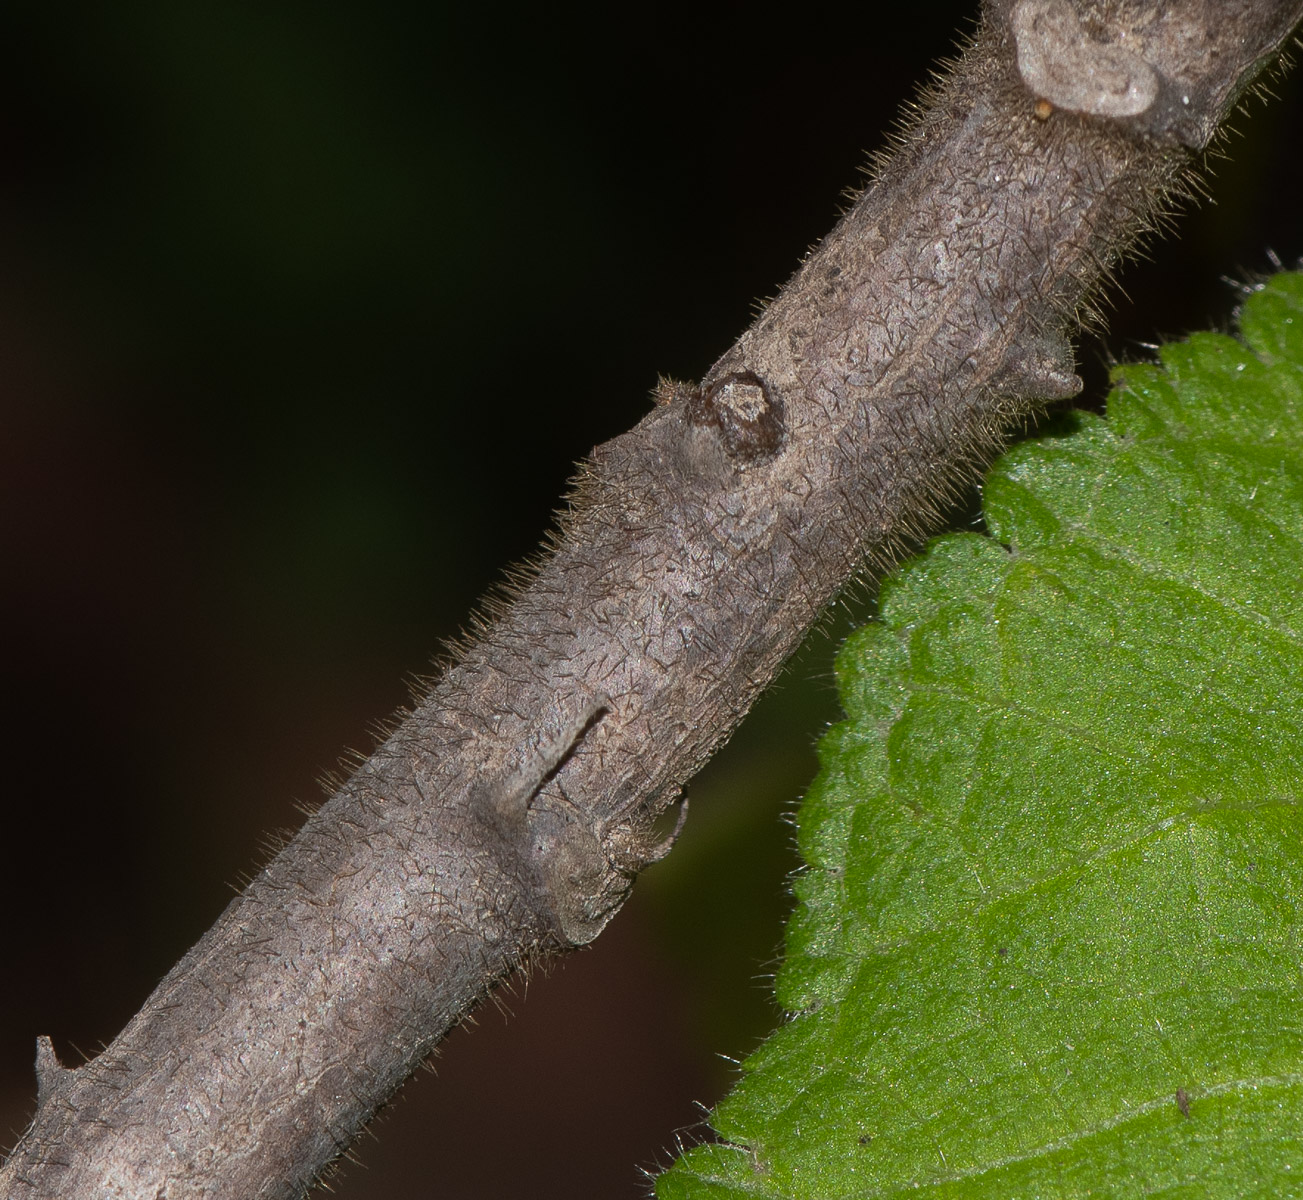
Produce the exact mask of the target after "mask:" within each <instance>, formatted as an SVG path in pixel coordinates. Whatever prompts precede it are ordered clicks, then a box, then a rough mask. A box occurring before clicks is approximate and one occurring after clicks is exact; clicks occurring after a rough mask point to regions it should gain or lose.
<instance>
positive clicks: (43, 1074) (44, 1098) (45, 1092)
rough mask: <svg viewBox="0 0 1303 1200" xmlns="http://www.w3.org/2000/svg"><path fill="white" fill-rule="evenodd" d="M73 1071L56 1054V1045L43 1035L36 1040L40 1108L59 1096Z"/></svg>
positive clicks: (37, 1099)
mask: <svg viewBox="0 0 1303 1200" xmlns="http://www.w3.org/2000/svg"><path fill="white" fill-rule="evenodd" d="M72 1074H73V1070H72V1068H70V1067H65V1066H64V1065H63V1063H61V1062H60V1061H59V1056H58V1054H56V1053H55V1050H54V1043H53V1042H52V1041H51V1040H50V1039H49V1038H48V1037H47V1036H46V1035H45V1034H41V1035H40V1037H38V1038H37V1039H36V1106H37V1108H40V1107H41V1106H42V1105H44V1104H46V1103H47V1102H48V1101H49V1100H50V1099H51V1098H52V1097H54V1096H55V1095H57V1094H58V1093H59V1092H60V1091H61V1090H62V1088H63V1085H64V1084H65V1083H66V1082H67V1080H68V1079H69V1078H70V1077H71V1076H72Z"/></svg>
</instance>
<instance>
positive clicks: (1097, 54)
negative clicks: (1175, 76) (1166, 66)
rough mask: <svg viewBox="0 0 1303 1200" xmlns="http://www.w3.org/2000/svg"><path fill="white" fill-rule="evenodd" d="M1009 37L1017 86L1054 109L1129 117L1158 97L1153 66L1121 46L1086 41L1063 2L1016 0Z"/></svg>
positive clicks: (1072, 12)
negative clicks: (1020, 81)
mask: <svg viewBox="0 0 1303 1200" xmlns="http://www.w3.org/2000/svg"><path fill="white" fill-rule="evenodd" d="M1013 33H1014V39H1015V40H1016V42H1017V44H1018V71H1019V73H1020V74H1021V75H1022V78H1023V82H1024V83H1025V84H1026V85H1027V88H1028V90H1029V91H1030V92H1031V93H1032V95H1034V96H1036V97H1038V98H1040V99H1043V100H1048V101H1049V102H1050V103H1051V104H1053V105H1054V107H1055V108H1062V109H1066V110H1067V111H1068V112H1078V113H1087V114H1089V115H1090V116H1093V117H1134V116H1137V115H1138V114H1140V113H1142V112H1144V111H1145V110H1146V109H1147V108H1149V106H1150V105H1151V104H1153V102H1154V101H1155V100H1156V99H1157V98H1158V88H1159V81H1158V75H1157V73H1156V72H1155V71H1154V70H1153V68H1152V67H1150V66H1149V64H1148V63H1146V62H1145V60H1144V59H1143V58H1141V57H1139V56H1138V55H1136V54H1134V53H1132V52H1131V51H1130V50H1128V49H1126V48H1125V47H1124V46H1121V45H1113V46H1110V45H1107V44H1105V43H1103V42H1100V41H1098V40H1097V39H1095V38H1093V37H1091V36H1090V35H1089V34H1088V33H1087V32H1086V30H1085V29H1084V28H1083V26H1082V23H1081V20H1080V18H1079V17H1078V16H1077V12H1076V9H1075V8H1074V7H1073V6H1072V4H1070V3H1069V2H1068V0H1022V2H1021V3H1020V4H1019V5H1018V6H1017V7H1016V8H1015V9H1014V11H1013Z"/></svg>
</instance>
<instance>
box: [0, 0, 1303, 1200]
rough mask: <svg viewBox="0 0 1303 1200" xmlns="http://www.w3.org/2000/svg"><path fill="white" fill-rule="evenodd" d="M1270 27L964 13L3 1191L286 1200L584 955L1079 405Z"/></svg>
mask: <svg viewBox="0 0 1303 1200" xmlns="http://www.w3.org/2000/svg"><path fill="white" fill-rule="evenodd" d="M1300 16H1303V2H1301V0H1183V2H1182V3H1179V4H1168V5H1153V4H1150V3H1143V2H1141V0H1074V2H1072V3H1069V0H1018V2H1016V3H1015V2H1013V0H990V2H989V3H988V4H987V6H986V9H985V12H984V22H983V26H982V29H981V31H980V32H979V34H978V35H977V38H976V39H975V42H974V44H973V45H972V47H970V49H969V50H968V51H967V52H966V53H965V55H964V56H963V58H962V59H961V60H960V61H959V62H958V63H957V64H956V65H955V67H954V69H953V71H952V73H951V74H950V75H949V77H948V78H946V79H944V80H943V81H941V82H940V83H938V84H937V85H935V87H934V88H933V89H932V92H931V94H930V96H929V97H928V99H927V102H926V105H925V107H924V110H923V111H922V113H921V115H920V116H919V118H918V120H917V121H916V123H915V124H914V126H913V127H912V128H911V129H909V130H908V131H907V132H906V133H905V134H903V135H902V136H901V137H900V138H899V139H898V144H897V146H896V148H895V149H894V151H893V152H892V153H891V154H890V155H888V156H884V157H883V158H881V159H880V160H879V162H878V163H877V168H876V179H875V181H874V183H873V184H872V185H871V186H870V187H869V188H868V189H867V190H866V191H865V192H864V194H863V195H862V196H861V197H860V198H859V200H858V201H857V202H856V203H855V205H854V207H853V208H852V209H851V210H850V211H849V212H848V213H847V214H846V216H845V217H844V218H843V219H842V221H841V222H840V223H839V224H838V225H837V227H836V228H834V230H833V231H832V232H831V233H830V234H829V235H828V237H827V238H826V239H825V241H824V242H823V244H822V245H821V246H820V247H819V248H818V249H817V250H816V251H815V252H814V253H813V254H811V255H810V257H809V258H808V259H807V260H806V261H805V262H804V264H803V265H802V266H801V268H800V269H799V270H798V272H797V273H796V275H795V277H794V278H793V279H792V280H791V282H790V283H789V284H788V285H787V287H786V288H784V290H783V291H782V293H781V294H780V295H779V296H778V298H777V299H776V300H775V301H774V302H773V303H772V304H771V305H770V306H769V307H768V308H767V309H766V310H765V312H764V313H762V314H761V315H760V317H759V318H758V319H757V320H756V322H755V323H754V324H753V325H752V327H751V328H750V329H749V330H747V332H746V333H744V334H743V335H742V337H741V338H740V339H739V340H738V342H737V343H736V344H735V345H734V346H733V347H732V348H731V349H730V350H729V351H728V352H727V353H726V354H725V355H724V356H723V357H722V358H721V359H720V360H719V362H717V363H716V365H715V366H714V367H713V368H712V370H711V371H710V372H709V373H708V375H707V376H706V378H705V380H704V381H703V382H702V384H701V385H700V386H694V385H676V384H670V383H668V382H666V383H665V384H663V385H662V387H661V388H660V389H659V392H658V400H659V404H658V406H657V407H656V409H655V410H654V411H653V412H652V413H651V414H650V415H648V416H647V417H646V418H645V419H644V420H643V421H642V422H641V423H640V424H639V425H638V426H637V427H636V428H634V429H633V430H631V431H630V432H629V433H626V434H624V435H622V436H620V437H617V438H615V439H614V440H612V441H610V442H607V443H606V444H604V445H602V446H599V447H597V449H596V450H594V452H593V454H592V456H591V459H590V461H589V462H588V463H587V464H586V465H585V466H584V468H583V471H582V474H581V477H580V480H579V483H578V485H577V489H576V492H575V495H574V497H573V498H572V511H571V515H570V516H569V517H568V519H567V520H566V521H565V523H564V529H563V531H562V534H561V536H560V537H559V539H558V541H557V544H556V545H555V547H554V549H553V550H552V552H551V553H550V555H549V556H548V557H547V559H546V560H545V561H544V562H543V563H542V564H541V565H540V566H539V567H538V568H537V573H536V575H535V576H534V578H533V579H532V581H531V582H529V583H528V584H527V585H526V586H524V587H523V588H522V589H521V590H520V591H519V593H518V594H517V595H516V596H515V597H514V599H513V600H512V601H511V603H510V604H509V606H506V607H505V608H504V610H503V611H501V612H500V613H499V614H498V615H497V616H496V618H495V619H494V620H493V621H492V623H491V624H490V625H489V626H488V628H487V629H486V630H485V631H484V633H483V636H482V637H481V638H480V640H479V641H477V642H476V643H475V644H473V645H471V646H470V647H468V648H467V650H466V651H465V653H464V655H463V657H462V658H461V659H460V661H458V662H457V663H456V664H455V665H454V666H453V667H451V668H450V669H449V670H448V671H447V672H446V673H445V674H444V676H443V677H442V678H441V679H440V680H438V681H437V682H436V683H435V684H434V685H433V687H432V688H431V689H430V691H429V693H428V694H427V695H426V696H425V698H424V699H423V700H422V701H421V702H420V703H419V704H418V705H417V706H416V707H415V708H414V710H413V711H411V712H410V713H407V714H404V715H403V718H402V720H401V722H400V723H399V724H397V725H396V726H395V727H394V729H393V731H392V733H391V734H390V736H389V737H388V738H387V739H386V740H385V741H384V743H383V744H382V745H381V746H379V747H378V748H377V749H376V751H375V752H374V754H373V755H372V756H371V757H370V758H369V759H368V760H367V761H366V762H365V763H363V764H362V765H361V766H360V767H359V768H358V770H357V771H356V772H355V773H354V774H353V776H352V777H351V778H349V779H348V780H347V781H345V782H344V783H343V784H342V785H341V786H340V788H339V789H338V791H337V793H336V794H335V795H334V796H333V797H332V798H331V799H330V800H329V801H328V802H327V803H326V804H325V805H323V807H322V808H321V809H320V810H319V811H318V812H317V813H316V814H314V815H313V816H312V817H311V818H310V819H309V820H308V821H307V823H306V824H305V825H304V827H303V829H302V830H301V831H300V832H299V834H298V835H297V836H296V837H295V838H294V840H293V841H292V842H291V843H290V844H289V845H287V846H286V847H285V848H284V850H283V851H282V852H281V853H280V855H278V857H277V858H276V859H275V860H274V861H273V862H271V863H270V864H269V865H268V866H267V867H266V868H265V869H264V870H263V871H262V872H261V873H260V874H259V876H258V877H257V878H256V879H255V880H254V881H253V882H252V883H251V884H250V885H249V887H248V888H247V889H246V890H245V891H244V893H243V894H242V895H241V896H239V897H238V898H237V899H236V900H234V901H233V902H232V903H231V904H230V906H229V907H228V908H227V909H226V911H225V912H224V913H223V914H222V916H221V917H220V918H219V919H218V921H217V923H216V924H215V925H214V926H213V928H212V929H211V930H210V931H209V932H208V933H207V934H206V935H205V936H204V938H203V939H202V940H201V941H200V942H199V943H198V944H197V945H196V946H195V947H194V948H193V949H192V950H191V951H190V952H189V953H188V954H187V955H186V956H185V957H184V958H183V959H182V961H181V962H180V963H179V964H178V965H177V966H176V967H175V968H174V969H173V971H172V972H171V973H170V974H169V975H168V976H167V978H166V979H164V980H163V982H162V983H161V984H160V985H159V987H158V989H157V990H156V991H155V993H154V994H153V995H152V996H151V997H150V998H149V1000H148V1001H147V1002H146V1004H145V1006H144V1008H143V1009H142V1010H141V1011H140V1013H139V1014H137V1016H136V1017H135V1018H133V1020H132V1021H131V1022H130V1024H128V1026H127V1027H126V1029H124V1030H123V1032H122V1033H121V1034H120V1035H119V1036H118V1038H117V1039H116V1040H115V1041H114V1042H113V1043H112V1044H111V1045H110V1046H109V1047H108V1048H107V1049H106V1050H105V1051H104V1052H103V1053H102V1054H100V1055H99V1056H98V1057H97V1058H95V1059H93V1060H92V1061H90V1062H88V1063H86V1064H85V1065H84V1066H81V1067H78V1068H76V1069H75V1070H70V1069H68V1068H65V1067H62V1066H61V1065H60V1064H59V1063H58V1061H57V1059H56V1057H55V1055H54V1052H53V1048H52V1047H51V1045H50V1043H49V1040H48V1039H41V1041H40V1042H39V1043H38V1051H37V1070H38V1079H39V1085H40V1094H39V1102H38V1107H37V1113H36V1117H35V1120H34V1122H33V1125H32V1127H31V1128H30V1129H29V1130H28V1132H27V1133H26V1134H25V1136H24V1138H23V1139H22V1141H21V1142H20V1143H19V1145H18V1146H17V1147H16V1148H15V1150H14V1152H13V1154H12V1155H11V1156H10V1158H9V1160H8V1162H7V1163H6V1164H5V1166H4V1167H3V1168H2V1169H0V1194H3V1195H4V1196H5V1197H12V1198H14V1200H19V1198H26V1197H38V1196H39V1197H68V1198H73V1197H86V1196H95V1197H103V1198H109V1197H114V1198H126V1197H140V1198H144V1197H151V1198H157V1197H163V1196H166V1197H169V1198H170V1200H180V1198H183V1197H185V1198H190V1197H214V1198H216V1197H223V1198H226V1197H233V1196H247V1197H287V1196H294V1195H298V1194H301V1193H302V1191H303V1190H304V1188H306V1187H307V1186H309V1185H310V1184H311V1183H312V1181H313V1180H314V1179H316V1178H317V1177H318V1176H319V1174H320V1172H321V1171H322V1170H323V1168H324V1167H325V1166H326V1165H327V1164H328V1163H329V1162H330V1161H331V1160H332V1159H333V1158H334V1157H335V1156H336V1155H337V1154H338V1153H339V1152H340V1151H341V1150H342V1149H343V1148H345V1147H346V1146H347V1145H348V1144H349V1143H350V1142H351V1140H352V1139H353V1137H354V1136H355V1135H356V1134H357V1132H358V1131H359V1130H360V1129H361V1127H362V1126H363V1124H364V1123H365V1122H366V1121H367V1119H368V1118H369V1117H370V1116H371V1115H372V1113H374V1111H375V1110H376V1108H377V1107H379V1106H380V1105H381V1104H382V1103H384V1101H385V1100H386V1099H387V1098H388V1097H389V1096H390V1095H391V1094H392V1092H393V1091H394V1090H395V1089H396V1088H397V1087H398V1086H399V1085H400V1084H401V1083H402V1081H403V1080H404V1079H405V1078H406V1076H407V1075H408V1074H409V1073H410V1072H411V1070H412V1069H413V1068H414V1067H415V1066H416V1065H417V1064H418V1063H419V1062H420V1061H421V1060H422V1059H423V1058H424V1057H425V1056H426V1055H427V1054H428V1053H429V1052H430V1050H431V1049H432V1048H433V1046H434V1045H435V1044H436V1042H437V1041H438V1040H439V1039H440V1038H441V1037H442V1036H443V1034H444V1033H445V1032H446V1031H447V1030H448V1029H449V1028H450V1027H451V1026H452V1025H454V1024H456V1022H458V1021H459V1020H461V1019H462V1018H463V1017H464V1016H465V1015H466V1013H467V1012H468V1011H469V1010H470V1009H471V1008H472V1007H473V1006H474V1005H475V1003H477V1002H478V1000H479V999H480V998H482V997H483V996H484V994H485V993H486V991H487V990H488V989H489V988H491V987H492V986H493V985H494V983H496V982H497V981H498V980H500V979H502V978H503V977H505V976H506V975H508V974H510V973H511V972H512V971H513V970H515V969H518V968H519V967H520V966H521V965H522V964H524V963H527V962H528V961H530V960H531V959H532V958H534V957H536V956H538V955H541V954H546V953H552V952H557V951H562V950H565V949H567V948H570V947H573V946H578V945H582V944H584V943H586V942H588V941H590V940H592V938H594V937H596V936H597V934H598V933H599V932H600V931H601V929H602V928H603V926H604V925H605V924H606V922H607V921H608V920H609V919H610V917H611V916H612V914H613V913H614V912H615V910H616V909H617V908H618V907H619V905H620V903H621V902H622V900H623V899H624V897H625V895H626V894H627V892H628V889H629V887H630V885H631V883H632V880H633V877H634V875H635V874H636V873H637V871H638V870H640V869H641V868H642V866H644V865H645V864H646V863H647V862H649V861H652V860H653V859H655V858H656V857H658V856H659V855H661V854H662V853H664V852H665V850H666V849H668V843H669V842H672V840H673V835H671V836H670V838H669V839H668V842H667V840H666V839H664V838H659V837H658V836H657V834H656V832H655V829H656V825H657V819H658V818H659V817H660V816H661V815H662V814H663V813H665V812H666V811H667V810H668V809H670V808H671V807H672V806H673V805H674V804H676V803H677V802H678V800H679V798H680V796H681V790H682V786H683V783H684V781H685V780H686V779H688V778H689V777H690V776H691V775H692V774H693V773H694V772H695V771H696V770H697V769H698V768H699V767H700V766H701V765H702V763H703V762H704V761H705V759H706V758H707V757H708V756H709V754H710V753H711V751H712V749H713V748H714V747H715V746H717V745H718V744H719V742H720V741H721V740H722V739H723V738H725V737H726V736H727V735H728V734H729V733H730V732H731V730H732V729H733V728H734V727H735V726H736V724H737V723H738V721H739V720H740V719H741V717H742V715H743V714H744V713H745V712H746V710H747V708H748V707H749V706H750V704H751V702H752V700H753V699H754V698H755V697H756V695H757V694H758V693H759V692H760V691H761V690H762V689H763V688H764V687H765V686H766V685H767V684H768V683H769V682H770V680H772V678H773V677H774V675H775V674H776V673H777V671H778V669H779V667H780V666H781V664H782V662H783V661H784V660H785V659H786V657H787V656H788V654H790V653H791V651H792V650H794V649H795V648H796V646H797V645H798V644H799V642H800V640H801V638H802V637H803V635H804V634H805V632H806V631H807V630H808V628H809V627H810V625H811V624H812V623H813V622H814V621H815V619H816V618H817V617H818V615H819V613H820V612H821V611H822V610H823V609H824V607H825V606H826V605H827V603H828V602H829V600H830V599H831V598H832V597H833V596H834V595H835V594H836V592H837V591H838V589H840V588H841V587H843V586H844V585H845V584H846V582H847V581H848V579H849V578H850V577H851V576H852V574H853V573H854V572H855V571H857V570H862V569H865V565H866V564H868V567H869V569H874V570H877V569H881V568H882V567H884V566H885V565H886V564H888V563H889V562H890V561H891V560H892V558H893V556H894V555H895V554H896V553H897V552H898V551H899V549H900V548H901V547H902V546H903V545H905V544H907V543H908V542H909V541H910V540H911V539H913V538H915V537H917V536H918V535H920V534H921V533H923V532H925V531H926V530H927V529H928V528H929V525H930V523H931V522H932V520H933V518H934V516H935V514H936V512H937V511H938V508H939V507H940V506H941V505H942V504H943V503H944V500H945V498H946V496H947V495H948V494H950V493H951V492H953V490H954V489H955V488H956V487H957V486H958V485H959V484H960V483H961V482H962V481H963V480H965V479H967V478H971V476H972V475H973V473H974V472H975V471H976V470H977V469H978V468H979V467H980V466H981V465H982V464H983V463H984V462H985V461H986V460H987V458H988V457H989V456H990V454H991V453H992V452H993V451H994V450H995V449H996V448H998V446H999V445H1000V444H1001V443H1002V441H1003V439H1004V437H1005V435H1006V430H1007V429H1008V428H1009V427H1010V425H1011V423H1014V422H1019V421H1023V420H1025V419H1026V417H1027V416H1028V415H1029V414H1030V413H1032V412H1034V411H1035V410H1036V409H1037V408H1038V407H1039V406H1041V405H1042V404H1043V403H1044V402H1045V401H1046V400H1049V399H1059V398H1064V397H1068V396H1071V395H1073V394H1075V393H1076V391H1077V390H1079V388H1080V381H1079V380H1078V379H1077V377H1076V375H1075V374H1074V372H1073V362H1072V352H1071V348H1070V346H1069V344H1068V342H1067V331H1068V330H1070V329H1071V328H1072V327H1073V325H1074V323H1075V321H1076V320H1077V319H1078V314H1079V313H1080V311H1081V309H1082V306H1083V305H1084V304H1085V303H1087V302H1088V299H1089V295H1090V293H1091V291H1092V290H1093V289H1094V288H1095V287H1096V286H1097V285H1098V284H1099V283H1100V282H1101V281H1102V280H1103V279H1104V278H1105V277H1106V276H1107V275H1108V273H1109V271H1110V269H1111V268H1112V267H1113V265H1114V264H1115V263H1116V262H1117V260H1118V258H1119V256H1120V255H1121V254H1122V253H1124V252H1125V251H1126V250H1127V249H1128V248H1129V247H1131V246H1133V245H1134V243H1135V241H1136V239H1137V238H1138V237H1139V236H1140V235H1141V233H1142V232H1144V230H1145V229H1146V228H1147V227H1148V226H1149V225H1150V224H1152V222H1153V221H1154V220H1155V219H1156V218H1157V217H1158V216H1159V215H1160V214H1161V211H1162V208H1163V205H1164V204H1165V203H1166V202H1167V200H1168V199H1169V198H1170V197H1171V196H1172V195H1174V194H1177V193H1179V192H1180V190H1181V186H1182V178H1183V175H1184V173H1185V172H1186V171H1187V169H1188V167H1189V165H1190V161H1191V154H1190V150H1191V149H1193V150H1196V151H1198V150H1202V149H1203V148H1205V147H1206V146H1207V144H1208V142H1209V140H1210V139H1211V138H1212V136H1213V134H1214V132H1215V131H1216V129H1217V127H1218V125H1219V123H1220V122H1221V121H1222V119H1223V118H1224V117H1225V116H1226V115H1227V113H1228V112H1229V110H1230V109H1231V107H1232V106H1233V105H1234V104H1235V102H1236V101H1237V99H1238V98H1239V97H1240V95H1241V93H1242V92H1243V90H1244V88H1245V87H1246V86H1247V85H1248V83H1249V82H1250V81H1251V80H1252V79H1253V78H1254V76H1255V75H1256V74H1257V73H1258V72H1259V71H1260V70H1261V69H1262V67H1263V66H1264V65H1265V64H1266V63H1268V62H1269V61H1271V60H1272V59H1273V57H1274V56H1275V55H1276V54H1277V53H1278V52H1279V49H1280V47H1281V46H1282V45H1283V44H1284V42H1285V40H1286V38H1287V37H1288V36H1289V33H1290V31H1291V30H1292V29H1293V28H1294V26H1295V25H1296V24H1297V23H1298V21H1299V19H1300ZM681 820H682V813H680V821H681ZM676 832H677V830H676Z"/></svg>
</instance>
